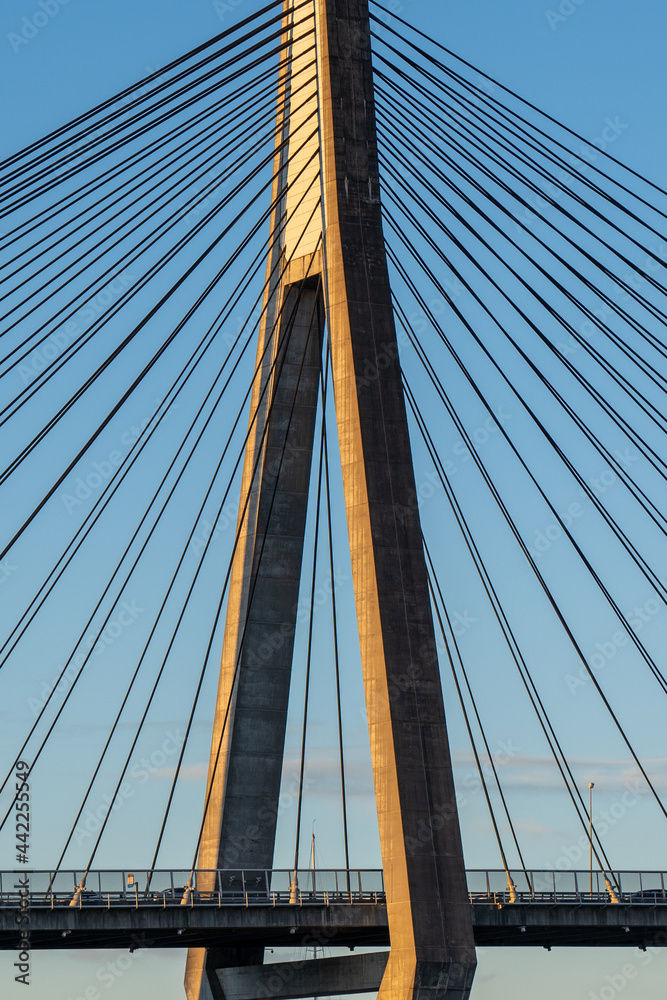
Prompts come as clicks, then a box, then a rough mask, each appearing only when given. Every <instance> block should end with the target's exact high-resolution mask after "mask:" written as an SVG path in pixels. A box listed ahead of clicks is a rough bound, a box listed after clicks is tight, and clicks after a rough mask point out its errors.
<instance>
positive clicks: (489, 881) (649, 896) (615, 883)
mask: <svg viewBox="0 0 667 1000" xmlns="http://www.w3.org/2000/svg"><path fill="white" fill-rule="evenodd" d="M466 878H467V881H468V892H469V896H470V901H471V902H474V903H484V902H488V903H496V904H497V903H508V902H516V903H531V902H535V903H537V902H541V903H549V902H551V903H563V904H565V903H582V902H589V903H598V904H599V903H621V902H622V903H626V904H627V903H632V904H635V903H637V904H639V903H646V904H649V905H656V904H657V903H660V904H661V905H667V874H666V873H664V872H660V871H648V872H641V871H608V872H603V871H595V870H594V871H593V872H591V871H590V870H588V871H544V870H539V869H535V870H528V871H523V870H522V869H519V870H516V871H510V872H509V882H510V883H511V885H509V884H508V873H507V872H505V871H504V870H502V869H493V870H492V869H474V870H468V871H467V872H466Z"/></svg>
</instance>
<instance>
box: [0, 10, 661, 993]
mask: <svg viewBox="0 0 667 1000" xmlns="http://www.w3.org/2000/svg"><path fill="white" fill-rule="evenodd" d="M610 127H611V126H610ZM593 149H595V156H594V157H591V155H588V156H587V155H585V154H586V153H587V152H588V154H590V153H591V151H592V150H593ZM0 167H1V170H2V178H3V189H2V195H1V197H0V216H1V217H2V218H3V222H4V225H5V227H6V228H5V232H4V237H3V246H4V249H5V251H6V257H5V260H4V262H3V265H2V271H1V272H0V277H3V280H4V282H5V284H4V285H3V288H5V289H6V291H5V292H4V294H3V296H2V298H1V299H0V301H2V302H3V303H4V304H3V309H4V310H5V311H4V314H3V316H2V322H3V324H4V327H3V344H4V353H3V359H2V363H1V367H0V382H1V383H2V386H3V388H4V389H6V390H7V393H6V397H3V401H2V404H1V407H0V422H2V424H3V425H7V432H8V433H7V436H6V445H5V447H6V452H7V455H6V464H5V465H4V466H3V470H2V471H1V472H0V490H2V491H4V492H3V500H4V501H6V507H7V509H8V510H9V515H8V518H7V521H6V525H5V536H4V539H3V541H2V545H1V546H0V561H2V562H1V564H2V566H3V567H7V568H6V569H3V572H4V573H6V574H9V575H12V574H14V573H16V577H15V578H13V579H12V587H13V589H12V590H11V591H10V596H9V598H8V602H7V623H8V624H7V627H6V629H5V631H4V633H3V635H2V636H1V637H0V667H1V668H2V674H1V675H0V683H3V682H4V683H6V684H7V690H8V691H9V692H14V693H16V692H20V694H21V698H20V699H19V708H18V709H17V711H16V719H14V715H12V728H11V730H10V733H9V737H8V740H9V742H8V747H9V749H8V751H7V760H6V766H5V769H4V772H3V775H2V776H0V777H2V779H3V780H2V784H1V785H0V795H2V796H3V798H2V813H1V814H0V829H1V830H2V834H3V836H5V837H6V838H7V841H6V843H5V842H3V844H4V849H5V851H7V852H8V853H6V854H3V856H5V857H6V859H7V860H6V862H4V863H5V864H7V867H8V868H12V866H13V865H14V864H16V863H17V864H19V865H20V866H21V867H20V870H18V871H17V870H11V871H3V872H0V944H1V946H2V947H3V948H6V949H15V948H16V947H17V940H18V946H19V947H20V948H21V952H20V954H21V956H23V955H25V956H26V957H25V960H24V959H23V958H21V962H22V963H23V964H24V965H25V966H26V970H29V966H30V961H29V957H30V950H31V949H33V948H34V949H43V950H50V951H56V950H70V949H71V950H81V949H96V948H105V949H112V948H129V949H130V950H136V949H143V948H147V949H150V948H156V949H157V948H171V949H188V959H187V968H186V977H185V989H186V995H187V997H188V1000H223V998H227V1000H232V998H234V1000H256V998H259V997H265V996H272V997H275V998H276V1000H277V998H278V997H282V998H289V997H301V996H312V995H315V996H320V995H336V994H349V993H362V992H376V991H379V995H380V997H381V1000H441V998H442V1000H445V998H453V1000H468V998H469V997H471V996H474V986H473V980H474V974H475V967H476V948H478V947H480V946H485V947H488V946H497V947H510V948H516V947H524V948H525V947H542V948H547V949H551V948H552V947H573V946H574V947H612V946H614V947H619V946H620V947H633V948H640V949H644V950H645V949H647V948H655V947H662V946H664V944H665V943H667V892H666V887H665V875H664V874H663V872H662V871H646V872H644V871H631V870H630V871H629V870H625V869H624V867H623V866H620V867H619V864H618V861H619V859H618V858H616V857H615V856H614V854H615V851H616V852H618V843H617V842H616V840H615V826H616V824H617V823H618V822H619V819H620V818H624V817H626V816H627V815H629V814H631V813H632V812H633V810H634V811H635V814H636V834H635V836H636V838H637V842H638V843H639V844H640V845H642V846H643V838H646V837H647V831H650V834H651V836H659V832H658V831H660V830H662V824H663V823H664V821H665V820H667V806H666V804H665V802H664V801H663V796H662V792H661V789H662V784H663V779H664V752H663V750H662V747H661V743H660V739H661V734H662V732H663V730H664V727H663V725H662V720H663V716H664V710H663V706H662V700H661V699H662V697H664V695H665V694H666V693H667V676H666V675H665V672H664V670H663V666H662V662H663V659H664V657H663V649H664V637H665V626H664V623H663V622H662V617H661V611H662V610H663V609H664V606H665V604H666V603H667V585H666V584H665V582H664V581H665V574H664V559H665V557H667V544H666V541H665V540H666V539H667V517H666V516H665V513H664V512H665V509H666V506H665V504H666V502H667V459H666V458H665V455H666V452H665V447H664V446H665V433H666V432H667V420H666V419H665V416H664V413H665V399H664V396H665V394H667V372H666V371H665V361H666V360H667V343H666V341H665V328H666V326H667V284H666V283H665V280H664V278H665V275H664V270H665V266H666V264H665V262H666V261H667V249H665V245H664V244H663V242H662V240H663V234H664V232H665V221H667V202H665V201H664V199H665V198H667V193H666V192H664V191H663V190H662V189H660V188H659V187H658V186H657V185H656V184H655V183H653V182H652V181H651V180H650V179H647V178H643V177H641V176H639V175H638V174H637V173H636V172H635V171H632V170H630V169H629V168H624V167H623V165H622V164H620V163H617V162H616V161H612V160H611V158H609V157H604V158H601V157H600V155H599V149H597V147H595V146H594V144H592V143H591V142H587V141H586V140H585V139H582V137H580V136H577V135H576V134H574V133H572V131H571V130H570V129H568V128H567V127H565V126H563V125H561V124H560V123H558V122H556V121H555V120H554V119H553V118H550V117H549V116H548V115H545V114H543V113H542V112H540V110H539V109H538V108H536V107H535V106H534V105H532V104H530V102H528V101H527V100H525V99H524V98H521V97H520V96H519V95H517V94H513V93H512V92H511V91H508V90H506V88H503V87H502V86H501V84H499V83H498V82H497V81H494V80H492V79H491V78H489V77H487V76H485V74H484V73H482V72H481V71H479V70H477V69H475V67H472V66H470V64H469V63H466V62H465V60H462V59H460V58H459V57H457V56H456V55H455V54H454V53H452V52H450V51H449V50H448V49H447V48H446V47H445V46H444V44H442V43H441V42H439V41H437V40H434V39H430V38H427V37H426V36H424V35H423V34H422V33H420V32H419V31H417V30H416V29H414V28H412V27H411V26H410V25H409V24H408V23H407V21H406V20H405V19H404V18H402V17H401V16H398V15H395V14H392V12H391V11H390V10H388V9H387V8H386V7H385V6H383V5H382V4H379V3H376V2H374V0H372V2H371V3H370V4H369V2H368V0H269V2H267V3H266V4H264V5H261V6H260V5H259V4H255V5H254V7H253V9H252V10H250V9H249V10H248V13H247V16H245V17H243V18H241V19H240V20H239V21H237V22H236V23H235V25H234V26H233V27H231V28H229V29H228V30H226V31H223V32H221V33H220V34H219V35H217V36H216V37H214V38H212V39H210V40H207V41H206V42H205V43H203V44H202V45H200V46H199V47H197V48H196V49H194V50H192V51H190V52H187V53H185V54H183V55H182V56H181V57H179V58H178V59H176V60H174V62H173V63H170V64H169V65H168V66H165V67H163V68H161V69H158V70H156V71H155V72H154V73H153V72H151V75H150V77H149V79H147V80H146V81H140V82H138V83H137V84H136V85H132V86H130V87H128V88H127V89H126V90H124V91H123V92H122V93H121V94H118V95H115V96H112V97H110V98H109V99H108V100H106V101H104V102H103V103H102V104H100V105H98V106H97V107H94V108H92V109H91V110H90V111H89V112H86V113H84V114H82V115H81V116H80V117H79V118H77V119H76V120H75V121H72V122H70V123H68V124H66V125H63V126H62V127H61V128H59V129H57V130H55V131H54V132H52V133H50V134H49V135H46V136H44V137H43V138H42V139H40V140H38V141H36V142H34V143H32V144H31V145H30V146H29V147H27V148H26V149H24V150H21V151H19V152H18V153H16V154H14V155H12V156H10V157H8V158H7V159H6V160H5V161H3V163H2V164H1V165H0ZM262 274H263V275H264V278H262ZM253 351H254V361H253V357H252V355H253ZM9 432H11V433H9ZM13 560H14V561H13ZM19 566H21V567H24V568H25V567H30V569H29V571H28V572H24V573H23V575H20V574H19V572H18V567H19ZM12 567H14V568H12ZM7 579H9V576H7ZM14 584H15V586H14ZM473 600H474V601H475V602H476V603H475V607H478V606H479V608H480V609H481V610H480V611H479V612H477V611H476V612H475V613H474V614H470V612H469V610H468V609H469V607H470V606H471V602H472V601H473ZM473 625H475V626H477V627H476V628H475V629H474V630H472V626H473ZM44 636H49V637H51V638H50V639H49V642H50V644H51V646H52V647H53V651H52V652H51V651H49V652H48V653H47V654H45V653H44V645H45V642H44ZM44 655H46V657H47V660H48V674H46V675H44V674H42V673H40V669H41V661H42V659H43V657H44ZM612 660H613V661H614V663H615V664H619V665H620V664H623V670H620V671H619V673H618V674H617V675H614V676H611V675H610V671H609V670H608V667H609V664H610V663H611V661H612ZM218 663H220V666H219V668H218ZM211 664H213V666H211ZM47 677H48V681H47V679H46V678H47ZM26 678H28V679H29V683H28V686H27V687H26ZM31 685H32V686H31ZM582 689H584V690H585V691H586V692H587V695H590V697H591V699H592V701H591V702H588V701H586V702H584V701H583V700H578V692H579V691H580V690H582ZM216 691H217V693H216ZM7 703H9V702H7ZM591 704H594V706H595V707H594V709H593V710H592V709H591V707H590V705H591ZM90 705H94V706H95V710H94V713H93V717H92V718H89V713H90ZM638 706H641V712H639V711H638ZM445 709H446V712H447V715H445ZM165 717H168V718H169V719H170V720H175V722H173V724H170V727H169V728H168V729H165V727H164V725H163V721H164V718H165ZM508 719H511V720H512V726H513V729H512V733H513V736H512V737H511V738H509V737H508V733H507V731H506V730H504V729H501V728H500V727H499V724H502V726H503V727H504V726H505V725H506V720H508ZM161 720H162V721H161ZM362 724H363V728H364V733H365V735H364V737H363V746H362V750H363V753H362V754H360V755H359V756H358V757H355V752H356V751H357V750H358V749H359V745H360V743H359V741H360V737H359V735H358V733H359V730H360V728H362ZM87 725H90V728H91V732H90V733H89V734H87V735H86V726H87ZM156 727H157V728H156ZM160 727H162V728H160ZM156 732H157V733H158V736H156ZM72 733H74V734H76V736H75V738H73V739H70V737H71V734H72ZM325 733H326V736H325V735H323V734H325ZM352 734H354V735H352ZM602 736H604V739H605V740H606V743H605V744H604V746H605V750H604V757H605V759H607V760H609V761H610V762H614V763H613V766H614V768H615V772H614V775H615V777H614V778H613V780H611V779H610V780H609V781H608V783H607V787H606V788H604V793H605V794H610V789H613V790H614V794H615V799H614V801H613V803H611V804H610V805H609V807H608V808H607V809H604V810H603V809H601V808H600V807H599V806H596V805H595V804H594V803H596V802H597V796H598V795H600V794H601V793H602V792H603V787H604V786H603V781H602V780H601V779H600V778H599V777H598V775H597V773H596V774H591V773H589V774H586V775H585V777H584V775H583V771H582V764H581V761H582V759H586V756H585V754H586V752H587V751H589V750H590V748H591V747H595V748H596V750H597V748H598V746H599V745H600V740H601V738H602ZM517 739H519V740H520V742H519V743H517V742H516V740H517ZM355 740H356V741H357V743H355V742H354V741H355ZM524 741H525V742H526V743H527V744H528V745H529V749H524V748H523V743H524ZM452 746H455V747H456V753H453V752H452ZM463 746H466V747H469V749H466V751H465V752H466V754H468V756H467V757H466V758H463V757H462V754H463V750H462V747H463ZM536 747H537V748H539V752H538V750H536V749H535V748H536ZM456 754H458V755H459V756H458V757H457V756H456ZM539 754H543V755H544V756H543V757H542V756H539ZM462 759H465V760H467V763H468V772H467V773H463V774H462V773H461V765H460V763H459V764H458V768H457V762H460V761H461V760H462ZM519 759H520V760H521V763H522V766H523V767H525V768H526V769H528V768H530V767H531V766H534V762H535V760H536V759H537V760H539V761H540V762H543V761H544V760H548V768H547V767H546V766H544V767H542V764H541V765H540V766H541V768H542V769H541V771H540V775H539V777H540V780H539V781H537V780H535V778H534V777H532V776H531V774H530V773H528V774H526V773H523V774H522V775H521V776H520V780H519V781H517V782H516V784H515V786H514V789H512V787H511V785H512V782H511V780H510V779H511V774H512V768H513V766H514V764H515V763H516V762H517V761H518V760H519ZM355 765H356V770H355ZM598 766H599V767H602V766H603V765H601V764H598ZM457 770H458V773H457ZM508 772H509V774H508ZM360 775H361V777H360ZM65 776H66V780H65ZM371 781H372V788H373V791H372V792H371V791H370V787H369V786H370V783H371ZM355 782H356V784H355ZM364 782H365V783H364ZM508 785H509V786H510V788H508ZM600 786H603V787H600ZM522 787H523V788H527V789H529V790H532V791H533V792H536V791H538V790H539V789H540V787H547V788H548V789H549V790H550V791H553V792H556V791H557V795H558V799H557V800H556V799H555V798H554V801H557V803H558V804H557V807H555V808H552V809H551V811H550V809H549V807H548V806H547V805H546V804H545V802H544V801H541V808H542V809H543V810H544V811H545V813H547V814H549V812H551V815H550V818H549V819H548V820H547V821H548V822H551V823H552V824H555V823H562V822H567V824H568V825H567V829H568V830H569V831H570V832H569V833H568V837H576V841H575V842H574V843H571V844H570V845H569V846H567V847H565V848H563V851H564V852H565V862H564V863H563V864H559V860H558V859H557V858H556V857H554V858H550V859H548V860H545V859H543V860H542V862H540V861H539V859H537V861H536V862H535V861H534V859H535V856H536V854H537V853H538V852H539V847H540V839H539V837H540V833H541V832H542V830H543V827H542V825H541V823H540V821H539V818H538V817H537V816H533V815H532V814H530V815H526V812H525V809H524V810H523V814H521V815H517V813H521V809H520V808H519V806H518V805H517V796H518V792H517V788H518V789H519V791H520V790H521V788H522ZM359 788H361V789H362V792H361V793H360V792H359ZM513 792H514V795H513ZM471 802H472V807H471V811H474V817H471V818H470V819H469V818H468V817H469V816H470V812H465V810H466V809H467V807H468V805H469V803H471ZM369 803H370V804H371V805H372V809H371V814H369V812H368V805H369ZM33 810H34V812H35V814H38V813H40V812H41V816H42V817H44V816H48V818H49V822H48V824H47V823H44V822H43V820H42V822H41V824H39V823H37V824H36V823H35V822H33V819H32V816H33ZM566 814H567V817H568V818H567V821H564V820H563V818H562V817H564V816H565V815H566ZM317 821H319V826H318V836H317V838H316V837H315V832H314V830H315V823H316V822H317ZM309 827H310V829H309ZM480 829H482V830H483V833H482V834H480V832H479V831H480ZM40 830H41V832H38V833H35V831H40ZM47 830H48V835H47V833H46V832H45V831H47ZM320 831H322V832H320ZM571 831H576V833H573V832H571ZM309 833H310V836H309ZM531 834H534V837H531ZM39 838H41V840H40V839H39ZM480 838H481V839H482V842H483V844H484V861H485V863H486V859H487V858H488V859H489V863H493V864H495V865H496V867H495V868H494V869H480V870H478V869H471V868H470V867H469V866H468V867H466V858H467V857H469V856H471V855H472V856H474V857H475V858H477V857H478V856H479V854H480V850H479V845H480ZM527 843H528V848H527V846H526V844H527ZM320 844H322V845H324V849H325V850H326V852H327V855H328V857H329V859H330V858H331V857H332V856H333V857H335V858H336V865H338V867H336V866H335V865H334V864H333V863H332V862H331V860H328V862H327V863H326V864H322V863H321V861H318V859H317V851H318V845H320ZM319 849H320V850H322V847H319ZM308 852H310V859H309V861H308V862H306V854H307V853H308ZM373 854H375V856H376V858H377V861H376V864H377V867H368V866H367V865H365V866H364V867H362V868H357V869H355V868H354V866H353V864H354V862H359V861H360V860H361V859H362V858H364V859H367V858H368V857H369V856H371V855H373ZM36 857H37V858H39V865H40V866H41V868H40V869H39V870H38V869H37V867H36V864H37V862H36V860H35V859H36ZM121 859H122V860H121ZM127 859H129V860H131V861H132V864H133V865H135V862H138V864H136V866H135V867H132V869H131V870H129V869H128V868H124V869H118V867H117V866H118V863H119V860H120V861H121V863H125V861H126V860H127ZM165 859H167V861H166V863H167V864H168V865H169V867H167V868H160V867H159V864H165ZM586 862H587V863H588V864H587V867H584V868H583V870H582V869H577V870H574V869H573V865H574V864H579V865H585V864H586ZM536 863H537V864H538V865H539V864H540V863H541V864H543V865H544V866H545V867H544V868H542V867H535V864H536ZM105 864H106V865H107V866H106V867H101V866H102V865H105ZM176 864H179V865H182V866H183V867H182V868H180V869H176V868H175V867H174V866H175V865H176ZM280 865H282V867H279V866H280ZM42 869H43V870H42ZM18 928H20V930H19V929H18ZM17 935H18V938H17ZM294 948H297V949H300V950H301V954H302V955H304V956H307V959H308V960H307V961H306V959H305V957H304V958H303V959H302V958H297V959H293V958H292V959H290V960H289V961H277V962H276V961H273V962H267V961H265V960H266V958H267V956H268V952H269V950H271V949H283V950H285V952H284V954H283V955H282V956H281V957H283V958H284V957H285V955H286V954H287V951H286V950H287V949H290V950H292V949H294ZM326 949H331V950H336V949H340V950H341V951H343V952H344V953H343V954H336V955H333V954H331V955H328V954H326V953H325V951H326ZM357 949H360V950H357ZM311 953H312V954H311ZM21 971H22V972H23V969H22V970H21ZM23 974H24V975H28V971H26V972H25V973H23Z"/></svg>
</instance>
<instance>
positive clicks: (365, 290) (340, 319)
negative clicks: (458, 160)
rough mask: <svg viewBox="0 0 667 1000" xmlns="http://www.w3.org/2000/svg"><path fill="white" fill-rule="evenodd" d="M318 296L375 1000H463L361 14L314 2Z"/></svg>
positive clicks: (458, 893) (453, 836) (460, 935)
mask: <svg viewBox="0 0 667 1000" xmlns="http://www.w3.org/2000/svg"><path fill="white" fill-rule="evenodd" d="M317 9H318V42H319V46H320V53H321V78H320V86H321V113H322V137H321V142H322V150H323V160H324V168H323V169H324V181H325V202H324V204H325V227H326V228H325V280H326V283H325V287H326V294H327V310H328V313H327V319H328V323H329V330H330V336H331V341H332V357H333V383H334V392H335V400H336V411H337V420H338V435H339V439H340V449H341V461H342V467H343V482H344V489H345V503H346V508H347V521H348V532H349V538H350V549H351V556H352V571H353V578H354V588H355V599H356V608H357V621H358V627H359V636H360V642H361V657H362V664H363V671H364V686H365V693H366V706H367V711H368V722H369V728H370V740H371V752H372V757H373V773H374V781H375V797H376V802H377V809H378V820H379V826H380V840H381V846H382V863H383V868H384V873H385V883H386V887H387V903H388V917H389V929H390V937H391V953H390V957H389V962H388V964H387V970H386V973H385V975H384V978H383V980H382V987H381V990H380V994H379V995H380V997H382V998H383V1000H407V998H412V997H415V998H420V1000H422V998H423V1000H426V998H429V1000H439V998H440V997H445V996H447V997H449V998H456V1000H466V998H467V997H468V996H469V992H470V988H471V985H472V978H473V975H474V969H475V950H474V940H473V932H472V918H471V907H470V905H469V902H468V895H467V890H466V881H465V869H464V862H463V851H462V844H461V836H460V831H459V825H458V816H457V810H456V797H455V790H454V782H453V777H452V768H451V761H450V753H449V745H448V740H447V730H446V725H445V714H444V707H443V699H442V689H441V684H440V676H439V670H438V661H437V653H436V645H435V634H434V628H433V621H432V615H431V605H430V599H429V592H428V587H427V575H426V566H425V561H424V554H423V547H422V540H421V529H420V521H419V512H418V506H417V495H416V490H415V482H414V473H413V467H412V456H411V450H410V441H409V435H408V425H407V419H406V413H405V404H404V398H403V391H402V386H401V378H400V366H399V361H398V348H397V342H396V332H395V327H394V318H393V310H392V304H391V294H390V287H389V276H388V272H387V263H386V256H385V249H384V242H383V232H382V218H381V211H380V190H379V175H378V160H377V149H376V137H375V136H376V133H375V120H374V103H373V81H372V66H371V52H370V37H369V35H370V32H369V18H368V5H367V0H317Z"/></svg>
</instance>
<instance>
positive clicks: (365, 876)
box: [0, 869, 385, 908]
mask: <svg viewBox="0 0 667 1000" xmlns="http://www.w3.org/2000/svg"><path fill="white" fill-rule="evenodd" d="M25 880H27V881H25ZM26 892H27V893H28V894H29V897H30V905H31V906H47V907H52V908H53V907H61V906H76V907H79V908H83V907H87V906H107V907H111V906H128V905H129V906H134V907H139V906H142V907H143V906H161V907H167V906H175V905H176V906H195V905H197V906H199V905H211V906H225V905H235V906H238V905H246V906H266V905H269V906H278V905H285V904H292V905H295V904H296V905H300V906H304V905H308V904H319V905H322V904H325V905H331V904H334V903H336V904H338V903H348V904H357V905H358V904H360V903H377V902H384V898H385V896H384V876H383V873H382V871H381V870H361V869H351V870H349V871H347V870H324V869H323V870H315V871H313V870H312V869H304V870H300V871H297V872H296V873H295V872H294V871H290V870H287V869H276V870H273V871H265V870H262V869H257V870H239V869H222V870H204V869H199V870H196V871H194V872H190V871H185V870H181V871H178V870H155V871H146V870H137V869H135V870H133V871H129V870H121V869H118V870H108V871H90V872H88V873H87V874H86V873H85V872H84V871H79V870H74V869H73V870H67V871H64V870H59V871H55V872H54V871H32V872H26V871H21V872H0V906H2V905H5V906H7V905H14V906H15V905H16V903H17V900H18V899H19V898H20V897H21V896H22V895H25V894H26Z"/></svg>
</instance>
